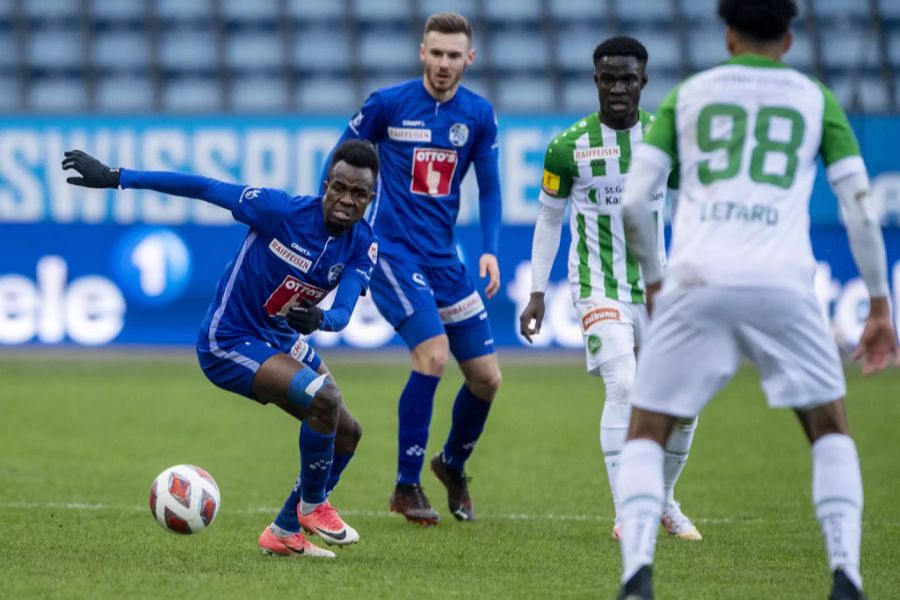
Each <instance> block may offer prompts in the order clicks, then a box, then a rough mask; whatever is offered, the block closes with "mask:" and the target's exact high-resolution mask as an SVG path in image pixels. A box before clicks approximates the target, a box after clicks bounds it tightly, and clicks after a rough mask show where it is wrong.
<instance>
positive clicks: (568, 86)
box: [562, 76, 600, 116]
mask: <svg viewBox="0 0 900 600" xmlns="http://www.w3.org/2000/svg"><path fill="white" fill-rule="evenodd" d="M599 106H600V101H599V99H598V97H597V88H596V87H594V81H593V80H592V79H590V77H587V76H586V77H583V78H581V79H580V80H572V79H567V80H566V81H565V82H564V83H563V89H562V108H563V110H565V111H566V112H567V113H571V114H573V115H578V116H583V115H586V114H588V113H591V112H594V111H596V110H597V109H598V107H599Z"/></svg>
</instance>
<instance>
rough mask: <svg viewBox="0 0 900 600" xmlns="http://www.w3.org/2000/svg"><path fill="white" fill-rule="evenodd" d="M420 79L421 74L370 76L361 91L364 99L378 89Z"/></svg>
mask: <svg viewBox="0 0 900 600" xmlns="http://www.w3.org/2000/svg"><path fill="white" fill-rule="evenodd" d="M418 77H421V73H407V72H388V73H377V74H374V75H368V76H367V77H365V78H364V79H363V82H362V89H361V91H362V94H363V98H365V97H366V96H368V95H369V94H371V93H372V92H374V91H375V90H377V89H381V88H384V87H390V86H393V85H397V84H398V83H403V82H404V81H408V80H410V79H413V78H418Z"/></svg>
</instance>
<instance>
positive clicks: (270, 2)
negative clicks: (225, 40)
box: [221, 0, 280, 27]
mask: <svg viewBox="0 0 900 600" xmlns="http://www.w3.org/2000/svg"><path fill="white" fill-rule="evenodd" d="M221 6H222V17H223V18H224V19H225V21H226V23H228V24H229V25H235V26H238V27H241V26H248V25H257V24H261V23H264V24H274V23H277V22H278V19H279V17H280V14H279V10H278V0H253V1H252V2H248V1H247V0H221Z"/></svg>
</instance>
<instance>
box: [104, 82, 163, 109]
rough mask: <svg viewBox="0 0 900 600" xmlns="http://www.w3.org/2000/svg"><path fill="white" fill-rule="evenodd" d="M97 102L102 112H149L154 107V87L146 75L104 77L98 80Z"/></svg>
mask: <svg viewBox="0 0 900 600" xmlns="http://www.w3.org/2000/svg"><path fill="white" fill-rule="evenodd" d="M96 103H97V106H96V108H97V110H98V111H100V112H118V113H143V112H149V111H151V110H152V109H153V87H152V85H151V84H150V81H149V80H148V79H147V78H146V77H134V76H121V75H114V76H111V77H103V78H101V79H100V80H99V81H98V82H97V94H96Z"/></svg>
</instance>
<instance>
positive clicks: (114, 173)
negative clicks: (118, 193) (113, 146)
mask: <svg viewBox="0 0 900 600" xmlns="http://www.w3.org/2000/svg"><path fill="white" fill-rule="evenodd" d="M62 168H63V170H64V171H65V170H67V169H75V170H76V171H78V173H80V174H81V177H69V178H67V179H66V181H67V182H68V183H71V184H72V185H80V186H82V187H89V188H117V187H119V170H118V169H110V168H109V167H107V166H106V165H104V164H103V163H102V162H100V161H99V160H97V159H96V158H94V157H93V156H91V155H90V154H85V153H84V152H82V151H81V150H70V151H68V152H66V153H65V158H64V159H63V161H62Z"/></svg>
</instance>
